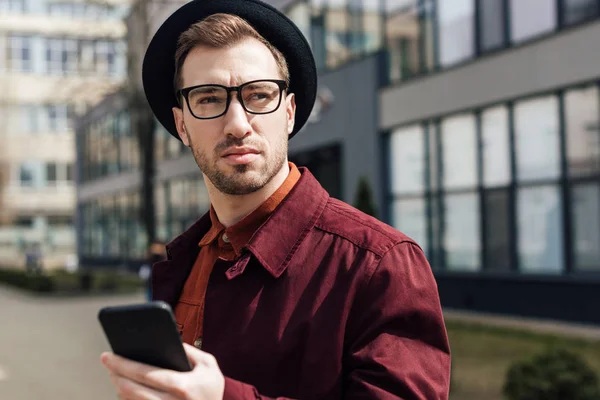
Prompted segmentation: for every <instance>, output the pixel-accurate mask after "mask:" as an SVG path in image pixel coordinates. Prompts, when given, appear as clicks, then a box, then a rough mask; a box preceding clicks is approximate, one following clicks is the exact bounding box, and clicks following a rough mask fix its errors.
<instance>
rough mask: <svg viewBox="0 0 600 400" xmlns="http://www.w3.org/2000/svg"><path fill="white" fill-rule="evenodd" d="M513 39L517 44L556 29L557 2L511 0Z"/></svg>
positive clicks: (552, 0) (547, 0)
mask: <svg viewBox="0 0 600 400" xmlns="http://www.w3.org/2000/svg"><path fill="white" fill-rule="evenodd" d="M510 19H511V27H510V28H511V37H512V41H513V42H515V43H518V42H522V41H524V40H527V39H530V38H533V37H535V36H538V35H541V34H544V33H548V32H551V31H553V30H554V29H555V28H556V1H554V0H527V1H523V0H510Z"/></svg>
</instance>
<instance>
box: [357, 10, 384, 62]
mask: <svg viewBox="0 0 600 400" xmlns="http://www.w3.org/2000/svg"><path fill="white" fill-rule="evenodd" d="M362 7H363V13H364V14H363V21H362V24H363V27H364V43H363V45H364V48H363V50H364V51H366V52H368V53H370V52H373V51H375V50H379V49H380V48H381V45H382V41H383V37H382V35H381V29H382V27H383V18H382V14H381V11H380V4H379V0H362Z"/></svg>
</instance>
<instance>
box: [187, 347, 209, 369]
mask: <svg viewBox="0 0 600 400" xmlns="http://www.w3.org/2000/svg"><path fill="white" fill-rule="evenodd" d="M183 349H184V350H185V354H186V355H187V357H188V359H189V360H190V362H191V363H192V365H193V366H194V367H195V366H196V365H204V366H207V367H208V366H211V365H213V364H216V360H215V358H214V357H213V356H212V354H209V353H207V352H204V351H202V350H199V349H197V348H195V347H194V346H191V345H189V344H187V343H184V344H183Z"/></svg>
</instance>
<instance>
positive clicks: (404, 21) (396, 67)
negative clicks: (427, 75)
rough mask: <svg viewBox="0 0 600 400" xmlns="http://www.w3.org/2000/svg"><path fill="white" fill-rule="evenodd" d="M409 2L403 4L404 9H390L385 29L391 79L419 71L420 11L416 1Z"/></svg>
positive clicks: (394, 79)
mask: <svg viewBox="0 0 600 400" xmlns="http://www.w3.org/2000/svg"><path fill="white" fill-rule="evenodd" d="M404 3H406V2H404ZM409 3H411V4H408V5H407V4H403V6H404V7H405V8H403V9H396V10H388V18H387V20H386V26H385V30H386V38H387V43H386V44H387V50H388V55H389V64H388V66H389V78H390V80H391V81H396V80H401V79H406V78H408V77H411V76H413V75H416V74H418V73H419V66H420V59H419V54H420V42H419V41H420V35H419V24H420V21H419V13H418V8H417V4H416V2H415V1H412V2H409Z"/></svg>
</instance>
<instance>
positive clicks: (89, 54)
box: [79, 40, 96, 74]
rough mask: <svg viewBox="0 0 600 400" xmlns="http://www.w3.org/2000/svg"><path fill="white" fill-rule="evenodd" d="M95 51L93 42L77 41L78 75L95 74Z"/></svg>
mask: <svg viewBox="0 0 600 400" xmlns="http://www.w3.org/2000/svg"><path fill="white" fill-rule="evenodd" d="M95 53H96V49H95V44H94V41H92V40H80V41H79V71H80V73H87V74H90V73H93V72H95V69H96V67H95V65H94V58H95V55H94V54H95Z"/></svg>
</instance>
